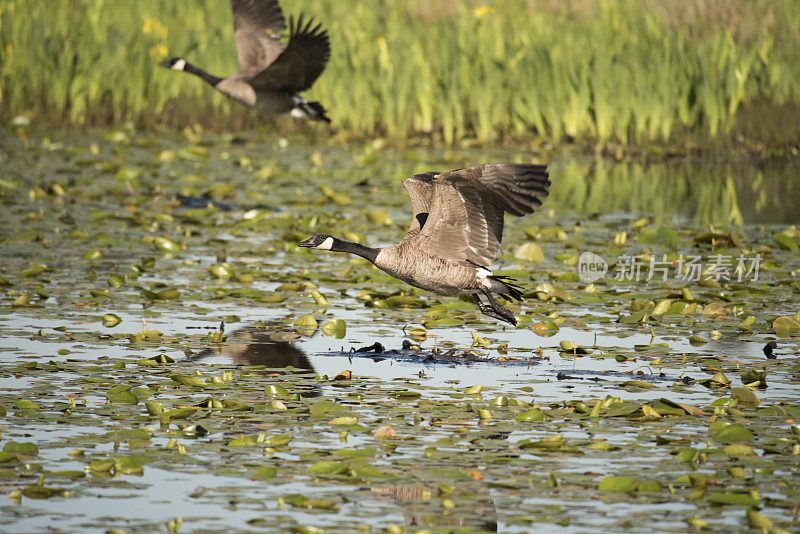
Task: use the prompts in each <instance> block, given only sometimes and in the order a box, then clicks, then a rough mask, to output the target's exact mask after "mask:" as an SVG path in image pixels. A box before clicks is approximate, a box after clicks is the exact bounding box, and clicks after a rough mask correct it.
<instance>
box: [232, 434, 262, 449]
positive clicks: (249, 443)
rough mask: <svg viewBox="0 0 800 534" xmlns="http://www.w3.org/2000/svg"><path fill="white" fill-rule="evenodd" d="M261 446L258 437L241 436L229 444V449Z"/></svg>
mask: <svg viewBox="0 0 800 534" xmlns="http://www.w3.org/2000/svg"><path fill="white" fill-rule="evenodd" d="M256 445H259V442H258V435H250V436H239V437H238V438H234V439H232V440H230V441H229V442H228V445H227V446H228V447H232V448H236V447H255V446H256Z"/></svg>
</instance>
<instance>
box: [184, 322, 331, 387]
mask: <svg viewBox="0 0 800 534" xmlns="http://www.w3.org/2000/svg"><path fill="white" fill-rule="evenodd" d="M274 333H275V330H272V329H270V328H269V325H268V326H267V327H266V328H265V327H260V328H258V327H254V326H248V327H244V328H240V329H239V330H234V331H233V332H231V334H230V335H229V336H228V338H227V340H226V341H225V343H221V344H220V345H218V346H216V347H212V348H208V349H203V350H201V351H199V352H196V353H194V354H191V355H190V356H189V357H188V359H189V360H190V361H197V360H202V359H204V358H210V357H215V356H222V357H224V358H228V359H229V360H230V362H231V363H233V364H234V365H263V366H264V367H267V368H274V369H282V368H284V367H289V366H291V367H294V368H295V369H302V370H308V371H310V372H312V373H314V372H316V371H315V370H314V366H313V365H311V362H310V361H309V359H308V356H306V353H305V352H303V351H302V350H300V349H299V348H298V347H296V346H294V345H292V344H291V343H288V342H286V341H275V340H273V339H272V338H271V334H274ZM301 393H302V395H303V396H304V397H318V396H319V395H320V391H319V389H318V388H317V387H316V386H314V387H310V388H309V389H308V390H305V391H302V392H301Z"/></svg>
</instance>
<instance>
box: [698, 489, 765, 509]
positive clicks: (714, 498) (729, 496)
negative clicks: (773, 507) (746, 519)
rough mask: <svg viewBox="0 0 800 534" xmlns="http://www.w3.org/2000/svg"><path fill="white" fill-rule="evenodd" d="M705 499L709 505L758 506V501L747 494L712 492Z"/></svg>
mask: <svg viewBox="0 0 800 534" xmlns="http://www.w3.org/2000/svg"><path fill="white" fill-rule="evenodd" d="M706 499H707V500H708V502H710V503H711V504H731V505H738V506H756V505H758V500H756V499H754V498H753V497H752V496H751V495H750V494H749V493H728V492H713V493H709V494H708V495H706Z"/></svg>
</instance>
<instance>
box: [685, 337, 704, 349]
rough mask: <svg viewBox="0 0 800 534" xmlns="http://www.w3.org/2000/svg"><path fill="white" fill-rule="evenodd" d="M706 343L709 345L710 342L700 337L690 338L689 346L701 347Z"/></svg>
mask: <svg viewBox="0 0 800 534" xmlns="http://www.w3.org/2000/svg"><path fill="white" fill-rule="evenodd" d="M706 343H708V340H707V339H704V338H702V337H700V336H689V344H690V345H691V346H693V347H700V346H703V345H705V344H706Z"/></svg>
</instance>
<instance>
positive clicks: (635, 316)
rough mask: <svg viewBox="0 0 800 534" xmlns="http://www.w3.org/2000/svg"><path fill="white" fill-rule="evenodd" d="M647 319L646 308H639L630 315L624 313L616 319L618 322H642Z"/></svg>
mask: <svg viewBox="0 0 800 534" xmlns="http://www.w3.org/2000/svg"><path fill="white" fill-rule="evenodd" d="M645 320H647V310H646V309H644V310H639V311H637V312H635V313H632V314H630V315H625V316H623V317H620V318H619V319H617V322H618V323H642V322H644V321H645Z"/></svg>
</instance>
